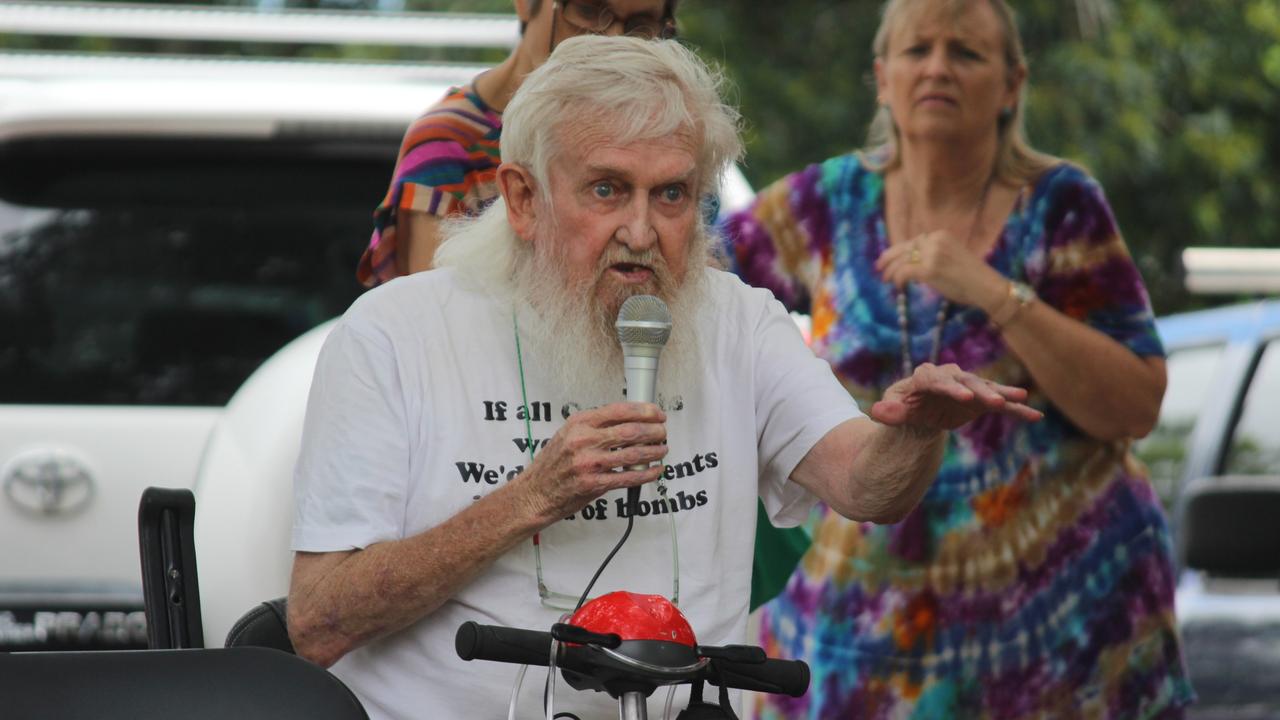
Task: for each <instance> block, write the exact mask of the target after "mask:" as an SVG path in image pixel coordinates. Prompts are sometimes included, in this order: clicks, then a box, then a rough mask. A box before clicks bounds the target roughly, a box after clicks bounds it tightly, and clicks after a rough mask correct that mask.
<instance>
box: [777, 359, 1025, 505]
mask: <svg viewBox="0 0 1280 720" xmlns="http://www.w3.org/2000/svg"><path fill="white" fill-rule="evenodd" d="M1026 394H1027V393H1026V391H1025V390H1023V389H1021V388H1015V387H1010V386H1007V385H999V384H996V383H993V382H990V381H988V380H984V379H982V378H979V377H978V376H976V375H973V374H970V373H967V372H964V371H962V370H960V369H959V368H958V367H956V366H955V365H944V366H940V367H939V366H934V365H929V364H924V365H921V366H920V367H918V368H916V371H915V373H913V374H912V376H911V377H909V378H906V379H904V380H900V381H898V382H896V383H894V384H893V385H891V386H890V387H889V389H888V390H886V391H885V394H884V399H882V400H881V401H880V402H878V403H876V404H875V405H874V406H872V408H871V419H868V418H855V419H853V420H846V421H845V422H843V423H841V424H840V425H837V426H836V427H835V428H833V429H832V430H831V431H830V432H828V433H827V434H826V435H824V436H823V437H822V439H821V440H819V441H818V442H817V443H816V444H815V445H814V446H813V448H812V449H811V450H810V451H809V452H808V454H806V455H805V456H804V459H802V460H801V461H800V464H799V465H797V466H796V468H795V470H793V471H792V473H791V479H792V480H793V481H795V482H797V483H799V484H800V485H801V486H802V487H804V488H805V489H807V490H808V491H809V492H812V493H813V494H814V495H817V496H818V497H819V498H821V499H822V501H823V502H825V503H826V504H827V505H828V506H829V507H831V508H832V509H833V510H835V511H836V512H838V513H840V514H841V515H843V516H845V517H847V518H849V519H851V520H859V521H871V522H877V523H891V522H897V521H899V520H901V519H902V518H904V517H906V515H907V513H908V512H910V511H911V509H912V508H913V507H915V505H916V503H918V502H920V498H922V497H924V493H925V491H926V490H928V489H929V485H930V483H932V482H933V479H934V476H936V475H937V473H938V467H939V466H940V465H941V463H942V451H943V447H944V445H945V442H946V431H948V430H953V429H955V428H957V427H960V426H961V425H964V424H965V423H967V422H969V421H971V420H973V419H974V418H976V417H978V416H979V415H982V414H984V413H987V412H1001V413H1005V414H1008V415H1012V416H1013V417H1017V418H1019V419H1022V420H1029V421H1035V420H1039V419H1040V417H1041V413H1040V412H1039V411H1037V410H1034V409H1032V408H1030V407H1028V406H1026V405H1023V404H1022V402H1021V401H1022V400H1025V399H1026Z"/></svg>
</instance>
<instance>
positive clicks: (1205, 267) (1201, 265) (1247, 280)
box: [1182, 247, 1280, 295]
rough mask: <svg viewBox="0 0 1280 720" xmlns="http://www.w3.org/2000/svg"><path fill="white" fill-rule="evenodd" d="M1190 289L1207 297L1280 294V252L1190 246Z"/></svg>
mask: <svg viewBox="0 0 1280 720" xmlns="http://www.w3.org/2000/svg"><path fill="white" fill-rule="evenodd" d="M1182 266H1183V267H1184V268H1186V270H1187V279H1186V285H1187V290H1190V291H1191V292H1193V293H1197V294H1203V295H1214V294H1218V295H1237V294H1245V293H1280V249H1276V248H1228V247H1189V248H1187V249H1185V250H1183V251H1182Z"/></svg>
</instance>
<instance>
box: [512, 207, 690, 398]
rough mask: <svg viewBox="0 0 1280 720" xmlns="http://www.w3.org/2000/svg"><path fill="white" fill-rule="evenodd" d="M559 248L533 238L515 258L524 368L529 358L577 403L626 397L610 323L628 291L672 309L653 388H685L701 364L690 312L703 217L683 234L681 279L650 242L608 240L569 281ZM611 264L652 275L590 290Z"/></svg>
mask: <svg viewBox="0 0 1280 720" xmlns="http://www.w3.org/2000/svg"><path fill="white" fill-rule="evenodd" d="M548 245H555V246H557V247H552V248H548V247H547V246H548ZM560 247H563V245H560V244H558V243H539V244H538V247H537V248H536V249H533V250H529V249H528V248H527V247H526V248H522V249H521V250H520V251H519V253H520V254H521V255H522V257H520V258H519V259H518V260H517V261H516V268H515V273H514V276H513V278H512V288H511V291H512V296H513V298H514V300H515V301H516V303H517V307H518V308H519V309H518V311H517V313H518V317H519V324H520V340H521V343H522V344H523V345H524V352H523V357H524V362H525V366H526V370H528V369H529V365H530V364H534V363H536V367H537V368H538V374H539V376H540V377H542V378H544V379H545V380H546V381H547V382H549V383H550V384H551V388H550V389H552V390H554V391H556V392H557V394H559V395H561V396H562V397H564V398H566V399H569V400H572V401H574V402H577V403H579V404H580V405H581V406H582V407H583V408H587V407H595V406H599V405H603V404H606V403H610V402H618V401H621V400H624V399H626V398H625V396H624V394H623V388H624V387H625V385H626V381H625V376H624V374H623V369H622V346H621V345H620V344H619V343H618V336H617V331H616V330H615V328H614V323H615V322H616V321H617V316H618V310H619V308H621V307H622V303H623V301H625V300H626V299H627V297H629V296H630V295H640V294H652V295H656V296H657V297H659V298H661V299H662V300H663V301H664V302H665V303H666V304H667V309H668V310H669V311H670V312H671V337H670V339H668V340H667V344H666V346H665V347H664V348H663V350H662V355H661V357H660V359H659V361H658V382H657V393H658V395H659V396H661V397H664V398H675V397H677V396H682V395H688V394H690V393H691V392H692V390H693V387H694V383H695V381H696V379H697V374H698V371H699V370H700V368H701V362H700V358H699V352H698V343H697V335H698V333H697V325H698V323H697V316H698V312H699V309H700V308H702V307H703V305H704V300H705V295H706V274H707V265H708V263H709V261H710V248H711V242H710V237H709V235H708V234H707V231H706V229H705V227H703V225H702V223H699V224H698V226H697V229H696V230H695V236H694V238H692V239H691V240H690V243H689V257H688V261H687V264H686V265H685V267H686V270H685V276H684V278H683V280H682V281H679V280H677V279H676V278H675V277H674V276H673V275H672V273H671V270H670V268H669V267H668V266H667V263H666V261H665V259H663V257H662V254H661V253H660V252H658V250H657V248H656V247H651V248H650V249H649V250H647V251H645V252H641V253H636V252H632V251H631V250H630V249H629V248H627V247H626V245H623V244H622V243H618V242H611V243H609V246H608V248H606V250H605V252H604V254H603V255H602V257H601V258H600V262H599V263H598V264H597V266H596V271H595V274H594V276H593V277H590V278H587V279H584V280H578V281H576V282H575V281H573V280H572V279H571V278H570V277H569V275H568V263H567V262H566V261H565V258H564V254H563V252H562V251H561V250H560V249H559V248H560ZM617 263H637V264H643V265H647V266H648V267H650V268H652V269H653V271H654V277H653V279H652V280H651V282H650V283H649V284H648V286H647V287H636V286H631V287H620V288H618V293H617V294H616V295H615V296H611V297H601V295H600V294H599V293H598V292H597V289H598V288H599V286H600V283H602V282H604V273H605V272H607V271H608V268H609V267H610V266H612V265H614V264H617Z"/></svg>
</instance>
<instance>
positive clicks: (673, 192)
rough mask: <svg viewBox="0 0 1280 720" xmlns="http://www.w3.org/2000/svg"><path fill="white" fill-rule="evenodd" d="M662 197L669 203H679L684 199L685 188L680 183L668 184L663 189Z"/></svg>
mask: <svg viewBox="0 0 1280 720" xmlns="http://www.w3.org/2000/svg"><path fill="white" fill-rule="evenodd" d="M662 199H663V200H666V201H667V202H669V203H677V202H680V201H681V200H684V188H682V187H680V186H679V185H668V186H667V187H665V188H663V189H662Z"/></svg>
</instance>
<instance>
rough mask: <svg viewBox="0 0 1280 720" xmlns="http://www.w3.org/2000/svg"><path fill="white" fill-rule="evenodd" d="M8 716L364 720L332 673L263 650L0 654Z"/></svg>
mask: <svg viewBox="0 0 1280 720" xmlns="http://www.w3.org/2000/svg"><path fill="white" fill-rule="evenodd" d="M0 698H4V702H3V709H2V710H0V716H3V717H4V718H5V719H6V720H81V719H82V718H93V719H94V720H171V718H184V720H368V717H369V716H368V714H367V713H366V712H365V710H364V708H363V707H362V706H361V705H360V702H359V701H358V700H357V699H356V697H355V695H353V694H352V693H351V691H350V690H348V689H347V687H346V686H345V685H343V684H342V681H341V680H338V679H337V678H336V677H334V676H333V675H331V674H329V673H328V672H326V671H325V670H323V669H321V668H320V667H319V666H317V665H313V664H311V663H309V662H307V661H306V660H303V659H302V658H300V657H297V656H296V655H289V654H286V653H283V652H279V651H277V650H271V649H268V648H259V647H235V648H214V649H180V650H128V651H100V652H48V653H9V654H5V653H0Z"/></svg>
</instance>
